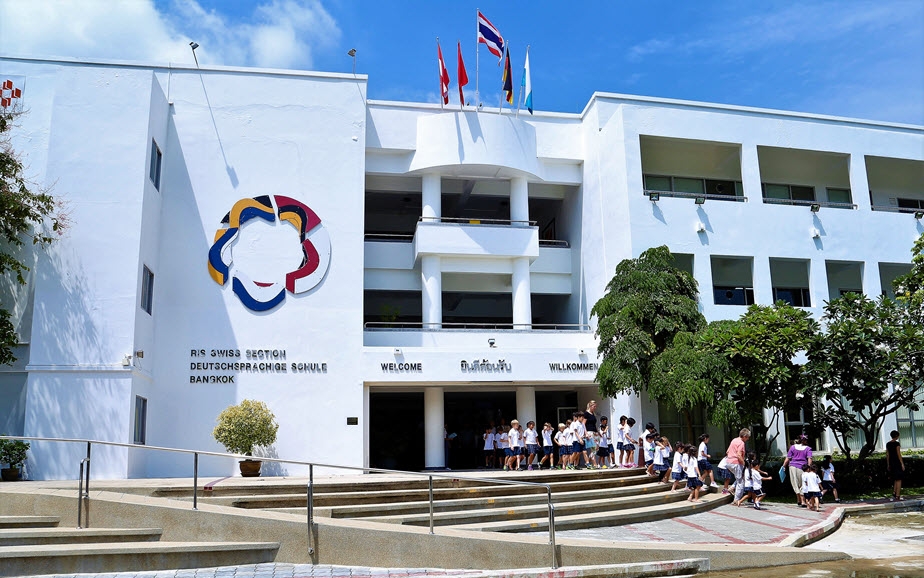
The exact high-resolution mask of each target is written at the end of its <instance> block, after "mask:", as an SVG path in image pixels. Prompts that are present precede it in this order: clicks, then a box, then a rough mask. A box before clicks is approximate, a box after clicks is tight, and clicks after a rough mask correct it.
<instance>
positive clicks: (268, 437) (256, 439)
mask: <svg viewBox="0 0 924 578" xmlns="http://www.w3.org/2000/svg"><path fill="white" fill-rule="evenodd" d="M278 430H279V424H278V423H276V416H275V415H273V412H271V411H270V409H269V408H268V407H267V406H266V404H265V403H263V402H262V401H254V400H252V399H245V400H244V401H242V402H241V403H239V404H238V405H232V406H228V407H227V408H225V410H224V411H222V412H221V413H220V414H218V425H216V426H215V429H214V430H213V431H212V436H213V437H214V438H215V441H217V442H218V443H220V444H221V445H223V446H225V449H227V450H228V451H229V452H231V453H232V454H239V455H244V456H252V455H253V448H254V447H255V446H268V445H271V444H273V443H275V442H276V432H277V431H278ZM239 464H240V468H241V475H242V476H244V477H248V478H249V477H256V476H259V475H260V464H261V462H260V460H252V459H249V458H248V459H245V460H241V461H240V462H239Z"/></svg>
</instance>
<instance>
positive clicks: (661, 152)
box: [0, 57, 924, 479]
mask: <svg viewBox="0 0 924 578" xmlns="http://www.w3.org/2000/svg"><path fill="white" fill-rule="evenodd" d="M6 81H8V82H6ZM0 82H4V83H5V86H6V88H5V89H4V90H5V91H6V92H5V94H6V95H7V96H8V97H9V98H10V99H11V100H10V106H19V107H21V109H22V110H24V111H25V112H26V114H24V115H23V116H22V117H20V119H19V126H18V127H17V128H16V129H15V130H14V132H13V136H12V140H13V145H14V147H15V149H16V150H17V151H19V152H20V153H21V154H22V156H23V160H24V162H25V164H26V166H27V173H28V175H29V177H30V178H31V179H32V180H33V181H34V182H35V183H36V184H37V185H39V186H43V187H49V188H50V189H51V192H52V193H53V194H54V195H55V196H56V197H58V198H59V199H61V200H63V201H64V203H65V210H66V212H67V213H68V215H69V217H70V220H71V223H72V224H71V226H70V228H69V229H68V230H67V232H66V234H65V235H64V236H62V237H61V238H60V239H59V240H58V241H57V242H56V243H54V244H53V245H52V246H51V247H49V248H48V249H47V250H38V251H33V248H32V247H27V248H25V251H24V253H23V254H22V255H23V258H24V259H25V260H26V261H27V263H28V264H29V265H30V267H31V272H30V274H29V275H28V283H27V284H26V285H25V286H22V287H19V286H15V285H14V284H12V283H11V282H10V280H9V279H5V280H3V289H2V292H0V295H2V299H3V304H4V305H5V306H7V307H8V308H10V309H11V310H12V311H13V320H14V322H15V323H16V327H17V329H18V331H19V335H20V338H21V344H20V345H19V346H18V348H17V350H16V353H17V357H18V360H17V361H16V363H15V364H13V365H12V366H4V367H2V368H0V432H2V433H8V434H11V435H26V436H37V437H62V438H87V439H95V440H107V441H117V442H124V443H138V444H147V445H153V446H167V447H176V448H189V449H199V450H211V451H222V450H223V448H221V446H219V445H218V444H217V443H216V442H215V441H214V440H213V438H212V436H211V432H212V429H213V427H214V425H215V418H216V416H217V415H218V413H219V412H220V411H221V410H222V409H224V408H225V407H227V406H229V405H231V404H235V403H238V402H240V401H241V400H243V399H256V400H260V401H264V402H266V403H267V404H268V405H269V407H270V408H271V409H272V410H273V412H275V414H276V417H277V420H278V422H279V424H280V428H279V437H278V441H277V443H276V444H275V446H273V447H272V448H270V449H269V451H270V455H274V456H278V457H281V458H286V459H293V460H305V461H312V462H321V463H331V464H342V465H351V466H373V467H385V468H397V469H423V468H439V467H444V466H449V467H451V468H453V469H457V468H458V469H465V468H475V467H477V466H478V465H479V464H480V463H481V434H482V433H483V432H484V430H485V428H486V427H487V426H488V425H489V424H491V423H495V424H500V423H501V421H502V420H504V421H506V422H507V423H509V421H510V420H511V419H513V418H518V419H519V421H520V422H521V423H524V424H525V422H526V421H528V420H536V421H538V422H539V424H540V428H541V424H542V423H543V422H546V421H549V422H552V423H556V422H558V421H561V420H562V416H565V415H568V414H570V412H571V411H574V410H575V409H577V408H580V409H584V407H585V405H586V403H587V402H588V401H589V400H591V399H596V400H598V401H599V409H598V411H597V414H598V415H607V416H610V417H611V419H612V417H614V416H615V417H618V416H619V415H620V414H627V415H632V416H634V417H635V418H636V419H637V420H639V421H640V422H641V423H642V424H644V423H645V422H647V421H652V422H654V423H655V424H657V426H658V427H659V429H660V431H662V432H664V433H665V435H667V436H668V437H670V438H671V439H672V440H673V439H677V438H678V437H680V438H685V437H686V432H687V431H695V432H697V434H698V433H699V432H700V431H709V432H711V433H712V435H713V437H712V443H713V445H715V446H720V445H722V444H724V443H726V441H727V437H726V433H727V432H724V431H723V430H721V429H719V428H716V427H714V426H712V425H710V424H708V423H706V420H705V419H704V416H703V414H702V412H701V411H700V412H693V417H692V420H693V422H692V423H690V424H687V423H686V422H684V421H683V420H684V419H685V418H683V417H682V416H680V415H678V413H677V412H676V411H674V410H672V409H671V408H670V407H665V406H663V405H662V406H660V407H659V404H658V403H656V402H651V401H650V400H648V399H646V398H645V396H642V397H636V396H622V397H618V398H615V399H600V397H599V394H598V391H597V386H596V384H595V383H594V376H595V372H596V369H597V364H598V362H599V360H598V359H597V354H596V351H597V349H596V347H597V345H596V340H595V337H594V333H593V328H594V326H595V322H596V321H595V319H592V318H591V317H590V314H589V311H590V309H591V308H592V307H593V304H594V303H595V302H596V301H597V300H598V299H599V298H600V297H601V296H602V295H603V293H604V290H605V287H606V284H607V282H608V281H609V280H610V278H611V276H612V275H613V272H614V270H615V268H616V265H617V264H618V263H619V262H620V261H622V260H623V259H627V258H632V257H637V256H638V255H639V254H640V253H642V252H643V251H644V250H646V249H648V248H650V247H653V246H658V245H667V246H668V247H669V248H670V250H671V251H672V252H673V253H675V254H676V255H677V262H678V265H679V266H680V267H682V268H685V269H686V270H688V271H690V272H691V273H692V274H693V275H694V277H695V278H696V279H697V281H698V282H699V288H700V293H701V294H700V299H701V307H702V311H703V313H704V314H705V316H706V318H707V319H708V320H714V319H724V318H737V317H739V316H740V315H741V314H742V313H744V312H745V310H746V306H747V305H748V304H751V303H758V304H771V303H773V302H774V301H775V300H776V299H783V300H786V301H789V302H790V303H792V304H794V305H796V306H800V307H805V308H807V310H809V311H811V313H812V314H813V315H814V316H815V317H816V318H820V317H821V315H822V307H823V305H824V302H825V301H827V300H829V299H831V298H834V297H837V296H838V295H840V294H841V293H843V292H845V291H862V292H864V293H866V294H868V295H870V296H873V297H875V296H878V295H880V294H882V293H886V294H891V282H892V280H893V279H894V278H895V277H896V276H898V275H900V274H903V273H905V272H907V271H908V270H909V269H910V261H911V247H912V244H913V243H914V241H915V239H916V238H917V237H918V236H920V235H921V233H922V232H924V219H922V212H924V127H920V126H909V125H901V124H895V123H886V122H878V121H867V120H857V119H848V118H836V117H829V116H821V115H815V114H805V113H793V112H785V111H777V110H765V109H755V108H749V107H743V106H729V105H717V104H709V103H700V102H688V101H679V100H669V99H660V98H649V97H637V96H628V95H619V94H606V93H595V94H593V95H592V96H591V97H590V100H589V102H588V103H587V105H586V107H585V108H584V110H583V111H581V112H580V113H576V114H575V113H552V112H541V111H537V112H536V114H534V115H530V114H528V113H526V112H525V111H521V113H520V114H519V116H517V115H516V114H515V113H514V112H512V111H510V110H504V111H503V112H502V113H500V114H498V111H497V110H496V109H488V108H485V109H482V110H480V111H479V110H476V109H475V108H474V107H465V109H464V110H462V111H460V110H459V109H458V105H456V107H454V108H452V107H447V108H445V109H442V108H441V107H440V106H438V105H433V104H426V103H407V102H383V101H372V100H368V99H367V98H366V89H367V84H368V83H369V82H372V83H374V82H375V76H374V75H372V76H371V77H370V78H367V77H366V76H363V75H351V74H329V73H315V72H302V71H289V70H262V69H250V68H235V67H209V68H202V69H197V68H195V67H190V66H177V65H150V64H136V63H124V62H88V61H77V60H60V59H59V60H44V59H34V58H15V57H2V58H0ZM17 89H18V90H19V92H18V93H16V92H15V90H17ZM14 94H18V95H19V97H18V98H14V96H13V95H14ZM807 412H811V403H810V402H808V401H805V400H803V401H801V402H799V401H796V400H793V406H792V408H791V410H790V411H787V412H786V415H785V419H784V420H783V422H784V426H785V428H786V431H785V432H782V434H783V435H781V436H780V438H779V445H780V447H781V448H782V445H783V440H784V439H785V438H791V437H792V435H793V434H794V433H798V432H801V431H802V426H803V423H804V421H806V420H807V419H808V416H807V415H806V414H807ZM922 413H924V412H915V413H913V414H912V413H911V412H910V411H907V410H903V411H901V412H899V413H898V414H897V416H893V418H892V419H891V420H890V421H889V422H887V423H886V425H885V428H886V431H888V430H889V429H893V428H897V429H899V430H901V432H902V436H903V437H902V445H903V447H922V446H924V415H922ZM444 428H445V430H444ZM444 431H445V432H447V433H455V434H456V436H455V437H454V438H453V439H452V440H451V441H450V442H449V443H448V444H446V442H445V441H444ZM771 435H772V432H771ZM828 437H829V436H824V435H823V436H822V437H821V438H819V439H818V440H816V441H815V442H814V443H815V445H816V446H820V447H819V448H818V449H820V450H832V449H835V446H834V444H833V440H831V439H828ZM690 441H692V440H690ZM447 445H448V450H447ZM84 454H85V447H83V446H81V445H80V444H70V445H65V444H53V443H45V442H35V443H33V446H32V451H31V454H30V459H29V461H28V462H27V464H26V467H27V472H28V475H29V477H30V478H32V479H55V478H71V479H72V478H75V477H76V476H77V471H78V467H79V461H80V459H81V458H82V457H83V456H84ZM447 460H448V461H447ZM191 461H192V460H191V458H189V457H187V456H182V455H177V454H165V453H159V452H146V451H140V450H132V449H126V448H105V449H104V448H102V447H99V448H96V449H94V456H93V470H92V471H93V477H96V478H125V477H160V476H190V475H191ZM200 469H201V472H202V474H203V475H216V476H218V475H231V474H232V472H234V471H235V469H236V464H234V462H233V461H232V460H227V459H225V460H221V459H219V458H208V459H203V460H201V462H200ZM264 471H269V473H270V474H276V475H304V474H305V469H303V468H299V467H293V466H269V467H267V466H266V465H265V467H264Z"/></svg>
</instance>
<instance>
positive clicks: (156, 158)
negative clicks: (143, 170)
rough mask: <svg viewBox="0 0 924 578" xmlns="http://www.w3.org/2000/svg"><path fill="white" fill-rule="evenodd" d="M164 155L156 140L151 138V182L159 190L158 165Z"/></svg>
mask: <svg viewBox="0 0 924 578" xmlns="http://www.w3.org/2000/svg"><path fill="white" fill-rule="evenodd" d="M163 158H164V155H163V153H161V152H160V147H158V146H157V141H155V140H153V139H152V140H151V174H150V177H151V182H152V183H154V188H155V189H157V190H158V191H159V190H160V165H161V162H163Z"/></svg>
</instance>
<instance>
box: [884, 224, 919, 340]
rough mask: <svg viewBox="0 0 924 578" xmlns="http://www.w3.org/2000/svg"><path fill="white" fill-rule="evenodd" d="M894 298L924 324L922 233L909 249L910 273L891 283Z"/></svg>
mask: <svg viewBox="0 0 924 578" xmlns="http://www.w3.org/2000/svg"><path fill="white" fill-rule="evenodd" d="M892 285H893V287H894V288H895V298H896V299H897V300H898V301H899V302H901V303H903V304H904V305H905V306H906V307H908V312H909V313H910V314H911V315H912V316H914V317H916V318H917V320H918V322H919V323H922V324H924V233H921V236H920V237H918V240H917V241H915V243H914V247H912V249H911V271H909V272H908V274H907V275H902V276H901V277H898V278H897V279H895V281H893V283H892Z"/></svg>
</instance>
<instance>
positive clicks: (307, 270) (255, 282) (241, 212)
mask: <svg viewBox="0 0 924 578" xmlns="http://www.w3.org/2000/svg"><path fill="white" fill-rule="evenodd" d="M277 217H278V219H279V221H278V222H279V223H280V224H281V223H288V224H289V225H291V226H293V227H295V230H296V232H297V233H298V242H299V244H300V249H301V255H302V259H301V264H300V265H299V266H298V267H297V268H295V270H292V271H289V272H287V273H285V274H284V275H283V276H282V278H276V276H275V275H271V277H270V278H262V277H260V278H252V277H257V275H251V274H248V272H247V271H244V270H242V269H241V268H238V267H234V271H233V274H232V273H231V269H232V265H233V256H232V249H233V247H234V245H235V241H237V240H238V238H239V236H240V232H241V227H243V226H244V224H246V223H247V222H248V221H251V220H252V219H262V220H263V221H265V222H267V223H271V224H276V223H277V221H276V219H277ZM221 223H222V227H221V228H220V229H218V231H217V232H216V233H215V242H214V243H213V244H212V247H211V248H210V249H209V259H208V269H209V275H210V276H211V277H212V279H214V280H215V282H216V283H218V284H219V285H221V286H225V285H226V284H227V282H228V278H229V276H230V278H231V289H232V290H233V291H234V294H235V295H237V296H238V298H239V299H240V300H241V303H243V304H244V306H245V307H247V308H248V309H251V310H253V311H268V310H270V309H272V308H273V307H276V306H277V305H279V304H280V303H282V302H283V301H285V298H286V291H288V292H289V293H293V294H296V293H304V292H305V291H308V290H310V289H312V288H314V287H316V286H317V285H318V284H319V283H320V282H321V280H322V279H324V275H325V274H326V273H327V269H328V267H329V266H330V237H329V236H328V234H327V229H326V228H324V225H323V224H321V219H320V218H319V217H318V216H317V215H316V214H315V212H314V211H312V210H311V209H310V208H308V206H307V205H305V204H304V203H302V202H300V201H296V200H295V199H292V198H290V197H285V196H282V195H272V196H270V195H263V196H260V197H254V198H252V199H241V200H239V201H238V202H236V203H234V206H233V207H232V208H231V211H230V212H228V214H227V215H225V218H224V219H222V220H221ZM280 251H281V248H280Z"/></svg>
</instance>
